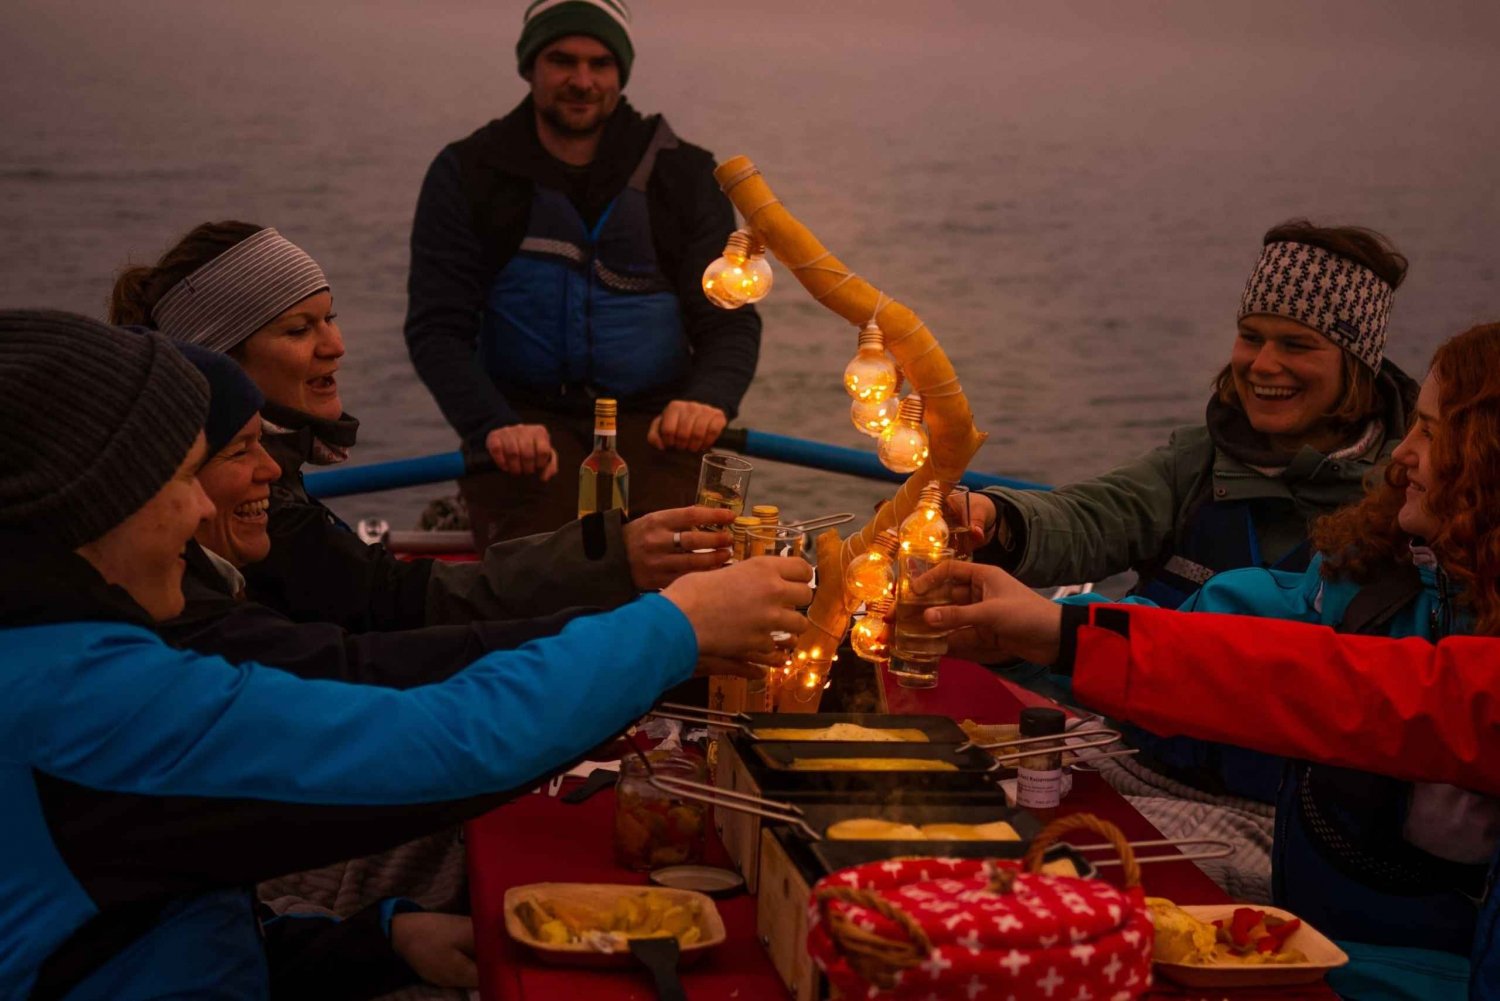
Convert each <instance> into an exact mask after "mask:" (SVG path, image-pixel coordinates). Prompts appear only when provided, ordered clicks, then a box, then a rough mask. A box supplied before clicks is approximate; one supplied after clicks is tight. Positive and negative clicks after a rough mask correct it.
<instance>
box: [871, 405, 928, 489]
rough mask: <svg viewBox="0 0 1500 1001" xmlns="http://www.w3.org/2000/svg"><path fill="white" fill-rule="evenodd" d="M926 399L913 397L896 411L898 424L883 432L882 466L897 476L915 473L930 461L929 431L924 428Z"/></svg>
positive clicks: (880, 448) (881, 441)
mask: <svg viewBox="0 0 1500 1001" xmlns="http://www.w3.org/2000/svg"><path fill="white" fill-rule="evenodd" d="M922 414H923V409H922V397H920V396H919V395H917V394H916V393H912V394H911V395H910V396H908V397H907V398H906V399H904V400H902V401H901V406H899V407H898V408H896V420H895V421H894V422H892V424H891V426H890V427H888V428H886V429H885V430H884V431H882V432H880V445H879V446H878V447H877V449H876V451H877V453H878V454H879V456H880V463H881V465H883V466H885V468H887V469H889V470H891V471H892V472H895V473H912V472H916V470H917V468H918V467H919V466H921V465H922V463H924V462H926V461H927V453H928V451H929V446H928V441H927V429H926V428H924V427H923V426H922Z"/></svg>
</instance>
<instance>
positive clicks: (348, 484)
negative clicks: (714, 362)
mask: <svg viewBox="0 0 1500 1001" xmlns="http://www.w3.org/2000/svg"><path fill="white" fill-rule="evenodd" d="M714 448H716V449H727V450H729V451H732V452H738V453H740V454H741V455H748V456H750V457H752V458H756V459H769V460H771V461H772V462H785V463H788V464H790V465H793V466H804V467H806V468H808V469H821V470H823V471H824V472H829V473H843V474H845V475H847V476H859V477H863V478H864V479H867V480H885V481H887V482H889V483H900V482H902V481H903V480H905V479H906V476H905V475H904V474H902V473H893V472H891V471H890V470H889V469H886V468H885V467H884V466H882V465H881V464H880V459H879V458H877V457H876V456H875V454H874V453H872V452H863V451H860V450H859V449H857V448H847V447H845V446H843V445H830V444H828V443H826V442H821V441H811V440H809V439H807V438H794V437H792V436H791V435H785V434H775V433H773V432H770V431H755V430H752V429H751V428H728V429H726V430H725V431H724V433H723V434H721V435H720V436H719V440H718V441H717V442H715V443H714ZM494 468H495V465H494V463H493V462H491V461H490V458H489V456H466V455H465V454H464V453H463V452H461V451H456V450H455V451H452V452H436V453H434V454H432V455H420V456H416V457H414V458H410V459H392V460H390V461H388V462H371V463H367V464H365V465H362V466H349V467H346V468H342V469H329V470H324V471H322V472H316V473H308V474H307V475H306V477H305V482H306V486H307V492H308V493H309V494H310V495H312V496H313V497H317V498H319V499H321V500H327V499H329V498H332V497H349V496H352V495H354V494H369V493H377V492H379V491H381V490H399V489H401V488H402V487H420V486H426V485H428V484H432V483H445V482H449V481H452V480H456V479H458V478H459V477H461V476H465V475H468V474H470V473H482V472H487V471H490V470H493V469H494ZM960 482H962V483H963V485H964V486H966V487H970V488H972V489H978V488H980V487H1010V488H1012V489H1016V490H1050V489H1052V488H1051V487H1049V486H1047V485H1046V484H1043V483H1032V482H1030V481H1028V480H1017V479H1012V478H1010V477H1007V476H995V475H994V474H992V473H976V472H973V471H970V472H967V473H964V476H963V479H962V480H961V481H960Z"/></svg>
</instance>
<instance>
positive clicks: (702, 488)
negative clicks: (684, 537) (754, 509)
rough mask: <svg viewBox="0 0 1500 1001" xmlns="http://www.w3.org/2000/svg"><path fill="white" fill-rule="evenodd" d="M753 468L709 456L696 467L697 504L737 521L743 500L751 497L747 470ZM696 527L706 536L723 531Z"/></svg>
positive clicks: (742, 462)
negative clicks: (728, 514)
mask: <svg viewBox="0 0 1500 1001" xmlns="http://www.w3.org/2000/svg"><path fill="white" fill-rule="evenodd" d="M754 468H755V467H754V466H752V465H750V463H748V462H746V461H745V460H744V459H740V458H736V457H735V456H732V455H724V454H722V453H720V452H709V453H708V454H707V455H705V456H704V457H703V464H702V465H701V466H699V467H698V500H697V503H698V504H701V505H702V506H703V507H714V508H719V509H721V510H724V511H728V512H730V513H731V514H733V515H734V516H735V517H736V518H738V517H739V516H740V515H741V514H744V513H745V499H746V498H747V497H749V496H750V470H752V469H754ZM699 527H700V528H701V529H702V530H703V531H705V532H722V531H724V526H722V525H702V526H699Z"/></svg>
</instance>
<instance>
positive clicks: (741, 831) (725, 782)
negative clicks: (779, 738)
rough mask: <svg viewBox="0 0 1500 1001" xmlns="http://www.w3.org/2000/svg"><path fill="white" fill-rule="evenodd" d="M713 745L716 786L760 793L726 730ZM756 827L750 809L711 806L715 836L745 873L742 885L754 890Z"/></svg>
mask: <svg viewBox="0 0 1500 1001" xmlns="http://www.w3.org/2000/svg"><path fill="white" fill-rule="evenodd" d="M714 746H715V747H716V748H717V754H716V756H715V764H714V785H716V786H718V787H719V788H720V789H730V790H733V791H735V792H746V793H750V794H752V795H757V796H758V795H760V789H759V788H758V787H757V786H756V784H755V781H754V779H752V778H751V777H750V771H749V769H747V768H746V767H745V762H744V759H743V758H741V757H740V752H739V751H738V750H737V749H736V748H735V745H734V742H733V741H731V740H730V739H729V737H728V736H727V735H726V734H720V735H719V736H718V737H717V738H716V739H715V741H714ZM760 828H761V818H760V817H758V816H756V815H755V814H753V813H740V812H739V811H737V810H724V809H719V808H715V809H714V829H715V830H717V831H718V832H719V840H720V841H722V842H723V843H724V850H725V851H726V852H728V853H729V860H730V861H731V862H733V863H734V867H735V868H736V869H738V870H739V873H740V875H741V876H744V877H745V889H747V890H749V891H750V892H751V893H754V892H755V887H756V883H757V881H758V879H759V876H760Z"/></svg>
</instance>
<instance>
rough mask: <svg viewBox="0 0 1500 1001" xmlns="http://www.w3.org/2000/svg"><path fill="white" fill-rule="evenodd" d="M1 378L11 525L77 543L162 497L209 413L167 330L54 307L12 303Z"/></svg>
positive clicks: (2, 315)
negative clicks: (130, 327)
mask: <svg viewBox="0 0 1500 1001" xmlns="http://www.w3.org/2000/svg"><path fill="white" fill-rule="evenodd" d="M0 387H3V389H0V528H12V529H22V530H25V531H28V532H33V533H36V534H37V535H40V536H43V537H45V538H48V539H50V540H52V541H54V542H58V543H60V544H62V545H63V546H66V547H67V548H69V549H76V548H78V547H79V546H81V545H83V544H84V543H86V542H92V541H93V540H95V539H97V538H99V537H100V536H101V535H104V534H105V533H106V532H108V531H109V530H110V529H112V528H114V527H115V526H116V525H118V524H119V523H120V522H122V521H124V520H125V519H126V518H128V517H130V516H131V515H132V514H134V513H135V512H136V511H139V510H140V509H141V507H142V506H143V505H145V503H146V502H147V501H149V500H150V499H151V498H152V497H154V496H155V495H156V492H157V491H158V490H160V489H161V488H162V487H163V486H164V485H165V484H166V482H167V481H168V480H170V479H171V478H172V475H173V474H174V473H176V472H177V469H178V467H179V466H181V465H182V460H183V459H185V458H187V454H188V451H189V450H190V449H191V448H192V445H193V442H194V440H195V439H197V437H198V432H199V431H201V430H202V429H203V418H204V415H205V414H206V413H207V412H208V386H207V384H206V383H205V382H204V381H203V377H202V376H201V375H199V374H198V372H197V370H196V369H194V368H193V366H192V365H191V364H189V363H188V361H187V360H186V359H185V358H183V357H182V355H181V354H179V353H178V351H177V349H176V348H175V347H173V346H172V342H171V341H169V340H168V339H167V338H166V337H164V336H163V335H161V334H157V333H150V334H146V335H144V336H142V335H139V334H132V333H130V332H128V331H124V330H120V329H119V328H117V327H110V326H107V325H105V324H103V323H100V322H98V321H97V320H91V319H89V318H88V317H84V316H77V315H75V314H72V313H62V312H55V311H51V310H18V309H7V310H0Z"/></svg>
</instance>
